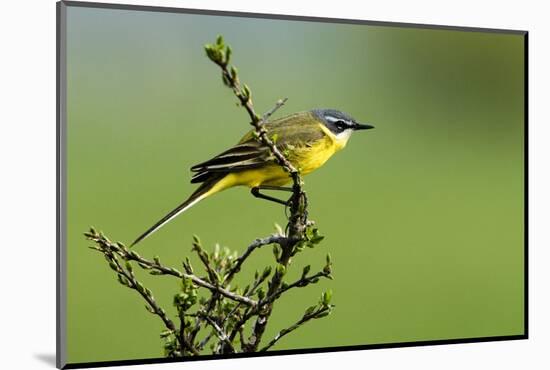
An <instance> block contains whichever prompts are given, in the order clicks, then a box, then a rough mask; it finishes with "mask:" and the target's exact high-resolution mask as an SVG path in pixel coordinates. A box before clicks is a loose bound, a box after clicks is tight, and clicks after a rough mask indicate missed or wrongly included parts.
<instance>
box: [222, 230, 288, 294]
mask: <svg viewBox="0 0 550 370" xmlns="http://www.w3.org/2000/svg"><path fill="white" fill-rule="evenodd" d="M284 240H285V237H284V236H282V235H279V234H273V235H270V236H268V237H266V238H263V239H256V240H254V242H253V243H252V244H250V245H249V246H248V248H247V249H246V251H245V252H244V253H243V254H242V255H241V256H240V257H239V258H237V259H236V260H235V262H234V265H233V267H232V268H231V270H230V271H229V273H228V274H227V276H226V277H225V279H224V283H226V284H227V283H229V282H231V280H232V279H233V276H235V274H236V273H237V272H239V271H240V270H241V266H242V264H243V263H244V261H245V260H246V259H247V258H248V257H249V256H250V255H251V254H252V252H254V251H255V250H256V249H257V248H260V247H263V246H264V245H269V244H274V243H277V244H280V243H281V242H283V241H284Z"/></svg>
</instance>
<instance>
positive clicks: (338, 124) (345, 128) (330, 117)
mask: <svg viewBox="0 0 550 370" xmlns="http://www.w3.org/2000/svg"><path fill="white" fill-rule="evenodd" d="M311 112H312V113H313V114H314V115H315V116H316V117H317V119H318V120H319V121H321V122H322V123H323V124H324V125H325V126H326V127H327V128H328V129H329V130H330V131H331V132H332V133H333V134H334V135H336V136H345V137H346V138H348V137H349V136H350V135H351V133H352V132H353V131H356V130H367V129H370V128H374V126H371V125H367V124H362V123H359V122H357V121H356V120H355V119H354V118H353V117H351V116H350V115H349V114H347V113H344V112H341V111H339V110H336V109H313V110H312V111H311Z"/></svg>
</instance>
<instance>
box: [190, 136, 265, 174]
mask: <svg viewBox="0 0 550 370" xmlns="http://www.w3.org/2000/svg"><path fill="white" fill-rule="evenodd" d="M270 160H272V159H271V156H270V155H269V150H268V149H267V148H264V147H262V146H261V145H260V143H258V142H257V141H255V140H253V141H249V142H245V143H241V144H238V145H236V146H234V147H233V148H231V149H228V150H226V151H225V152H223V153H221V154H219V155H217V156H215V157H214V158H212V159H210V160H208V161H206V162H202V163H199V164H197V165H195V166H193V167H191V171H193V172H196V174H195V175H194V176H193V178H192V179H191V183H198V182H204V181H206V180H208V179H209V178H210V177H211V176H212V175H214V174H219V173H223V172H232V171H238V170H246V169H252V168H257V167H260V166H262V165H264V164H265V163H266V161H270Z"/></svg>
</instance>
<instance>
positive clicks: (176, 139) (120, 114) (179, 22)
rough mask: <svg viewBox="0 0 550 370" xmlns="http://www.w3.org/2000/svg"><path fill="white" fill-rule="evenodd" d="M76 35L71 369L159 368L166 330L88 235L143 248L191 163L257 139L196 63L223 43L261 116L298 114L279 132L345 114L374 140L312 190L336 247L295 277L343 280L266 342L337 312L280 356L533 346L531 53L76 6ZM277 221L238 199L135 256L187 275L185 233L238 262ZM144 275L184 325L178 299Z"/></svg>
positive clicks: (493, 39) (344, 157)
mask: <svg viewBox="0 0 550 370" xmlns="http://www.w3.org/2000/svg"><path fill="white" fill-rule="evenodd" d="M67 33H68V40H67V45H68V54H67V68H68V71H67V72H68V95H67V100H68V144H67V145H68V210H67V211H68V228H67V232H68V259H67V263H68V307H67V310H68V326H67V336H68V337H67V342H68V360H69V362H86V361H105V360H121V359H140V358H155V357H162V346H161V340H160V338H159V332H160V331H161V329H162V324H161V322H160V320H159V319H158V318H157V317H155V316H153V315H151V314H149V313H147V312H146V311H145V308H144V307H143V306H144V305H143V302H142V300H141V298H140V297H138V296H137V295H136V294H135V292H133V291H130V290H128V289H124V288H123V287H121V286H120V284H118V283H117V282H116V280H115V276H114V274H113V273H112V271H111V270H110V269H109V268H108V266H107V264H106V263H105V260H104V259H103V258H102V257H101V255H99V254H98V253H96V252H94V251H92V250H90V249H88V248H87V247H88V246H89V245H90V243H89V242H87V241H86V240H85V239H84V237H83V235H82V233H83V232H84V231H86V230H87V229H88V228H89V226H90V225H94V226H96V227H98V228H99V229H101V230H103V231H104V232H106V233H107V235H108V236H110V237H111V238H113V239H115V240H120V241H123V242H130V241H131V240H133V239H134V238H135V237H136V236H137V235H138V234H140V233H141V232H142V231H144V230H145V229H146V228H147V227H149V226H151V224H152V223H153V222H155V221H157V219H158V218H160V217H161V216H163V215H164V214H165V213H166V212H167V211H169V210H170V209H172V208H173V207H174V206H175V205H177V204H178V203H179V202H181V201H182V200H183V199H184V198H186V197H187V196H188V194H189V193H190V192H192V191H193V189H194V188H195V187H194V186H192V185H191V184H190V183H189V180H190V171H189V170H188V169H189V167H190V166H191V165H193V164H196V163H198V162H200V161H203V160H205V159H208V158H210V157H211V156H213V155H215V154H217V153H219V152H220V151H221V150H223V149H225V148H227V147H229V146H230V145H232V144H234V143H236V141H237V140H238V139H239V138H240V137H241V135H242V134H243V133H244V132H245V131H247V130H248V126H247V125H248V121H247V116H246V113H245V112H244V110H243V109H241V108H238V107H236V105H235V98H234V97H233V96H232V94H231V92H230V91H229V89H227V88H225V87H224V86H223V85H222V82H221V78H220V74H219V71H218V69H217V68H216V67H215V66H214V65H213V64H212V63H211V62H210V61H209V60H208V59H207V58H206V56H205V54H204V51H203V45H204V44H205V43H206V42H211V41H213V40H214V39H215V36H216V35H217V34H223V35H224V36H225V39H226V40H227V42H228V43H229V44H231V45H232V46H233V50H234V62H235V64H236V65H237V66H238V68H239V70H240V71H241V78H242V79H243V80H244V81H245V82H247V83H248V84H249V85H250V86H251V88H252V91H253V94H254V98H255V99H254V101H255V105H256V108H257V110H258V111H259V112H264V111H266V110H268V109H269V108H271V107H272V105H273V103H274V102H275V101H276V100H277V99H279V98H281V97H288V98H289V101H288V103H287V104H286V106H285V107H284V108H283V109H281V110H280V111H279V112H278V113H277V115H278V116H281V115H285V114H289V113H292V112H295V111H301V110H308V109H311V108H316V107H326V108H337V109H340V110H343V111H346V112H349V113H350V114H351V115H352V116H354V117H355V118H357V119H358V120H360V121H363V122H369V123H372V124H374V125H375V126H376V129H375V130H371V131H366V132H360V133H358V134H356V135H355V136H354V137H353V138H352V139H351V141H350V143H349V144H348V146H347V147H346V149H345V150H344V151H342V152H340V153H338V154H337V155H336V156H335V157H334V158H332V159H331V160H330V161H329V162H328V163H327V164H326V165H325V166H324V167H323V168H322V169H320V170H319V171H317V172H315V173H313V174H311V175H309V176H308V177H307V178H306V189H307V191H308V194H309V196H310V201H311V208H310V215H311V218H312V219H314V220H315V221H317V224H318V226H319V228H320V230H321V232H322V233H323V234H324V235H325V236H326V239H325V241H324V242H323V243H322V244H321V246H319V247H318V248H317V249H314V250H307V251H305V252H304V253H303V254H301V255H300V256H299V257H298V258H297V259H295V260H294V265H293V266H294V269H295V270H296V271H301V268H302V267H303V266H304V265H306V264H311V265H312V266H313V267H315V266H318V267H322V265H323V261H324V256H325V255H326V253H327V252H330V253H331V254H332V256H333V260H334V275H335V280H334V281H328V280H327V281H322V282H321V283H320V284H317V285H315V286H312V287H310V288H308V289H302V290H295V291H293V292H292V293H290V294H288V296H287V297H285V298H283V299H282V300H281V301H280V302H279V304H278V305H277V306H276V310H275V312H274V315H273V318H272V321H271V322H270V325H269V327H268V332H267V335H266V337H265V338H266V339H270V338H271V337H272V336H273V335H274V334H275V333H276V331H277V330H278V329H281V328H282V327H286V326H289V325H290V324H291V323H293V322H294V321H296V320H297V319H298V318H300V317H301V314H302V313H303V310H304V309H305V308H306V307H307V306H309V305H310V304H312V303H314V302H315V301H316V300H317V299H318V296H319V294H320V293H321V292H322V291H323V290H325V289H328V288H330V289H332V290H333V292H334V296H333V303H335V304H336V309H335V311H334V313H333V315H332V316H330V317H328V318H325V319H323V320H316V321H314V322H312V323H310V324H308V325H305V326H303V327H302V328H300V329H299V330H298V331H296V332H294V333H293V334H292V335H289V336H287V337H285V338H284V339H283V340H281V341H280V343H279V344H278V345H277V346H275V347H274V349H298V348H313V347H326V346H347V345H359V344H374V343H391V342H409V341H420V340H432V339H450V338H473V337H485V336H501V335H514V334H522V333H523V331H524V321H523V317H524V312H523V302H524V294H525V292H524V280H523V279H524V270H523V266H524V260H523V253H524V246H523V237H524V226H523V208H524V202H523V195H524V187H523V171H524V154H523V151H524V146H523V140H524V137H523V136H524V130H523V126H524V104H523V103H524V100H523V96H524V75H523V71H524V65H523V63H524V60H523V56H524V43H523V36H521V35H514V34H495V33H480V32H464V31H449V30H426V29H412V28H397V27H382V26H367V25H345V24H328V23H314V22H303V21H299V22H298V21H283V20H267V19H251V18H231V17H221V16H202V15H201V16H199V15H187V14H170V13H155V12H145V11H123V10H112V9H111V10H106V9H88V8H73V7H69V8H68V32H67ZM275 222H278V223H280V224H284V223H285V217H284V212H283V209H282V208H281V207H279V206H277V205H274V204H270V203H266V202H263V201H258V200H255V199H253V198H252V197H251V196H250V194H249V192H248V190H247V189H244V188H236V189H231V190H228V191H227V192H224V193H221V194H219V195H216V196H215V197H213V198H211V199H207V200H205V201H204V202H202V203H200V204H199V205H198V206H196V207H195V208H193V209H192V210H191V211H189V212H188V213H186V214H184V215H182V216H181V217H179V218H177V219H176V220H175V221H174V222H172V223H170V224H168V225H167V226H166V227H164V228H163V229H162V230H161V231H160V232H158V233H156V234H154V235H153V236H152V237H150V238H148V239H147V240H146V241H144V242H143V243H141V244H140V245H139V246H138V247H137V248H138V250H139V253H141V254H143V255H144V256H147V257H152V256H154V255H157V254H158V255H160V256H161V258H162V260H163V262H164V263H166V264H170V265H175V266H179V265H180V261H181V260H182V259H183V258H184V257H185V256H189V255H191V252H190V249H191V244H190V241H191V236H192V234H197V235H199V236H200V237H201V239H202V240H203V242H204V244H205V245H206V246H207V247H208V248H209V249H210V248H212V247H213V245H214V244H215V243H220V244H221V245H223V246H228V247H230V248H231V249H235V250H238V251H243V250H244V248H245V247H246V246H247V245H248V244H249V243H250V242H251V241H252V240H253V239H254V238H256V237H261V236H266V235H268V234H269V233H271V232H272V231H273V224H274V223H275ZM271 259H272V255H271V250H270V248H268V249H266V250H263V251H260V252H259V253H258V254H257V255H256V256H255V257H254V258H253V259H251V260H250V262H249V263H250V264H249V266H248V267H247V268H246V269H244V270H243V272H242V277H241V278H242V280H241V281H245V280H249V279H250V278H251V275H252V274H253V271H254V269H255V268H258V267H263V266H265V264H266V263H268V261H271ZM139 276H142V277H143V279H144V281H145V283H146V285H147V286H149V287H150V288H152V290H153V292H154V293H155V296H156V297H157V299H158V300H159V301H160V303H161V304H163V305H164V306H165V307H167V308H168V310H169V312H170V313H173V312H174V308H173V307H172V305H171V299H172V294H173V293H174V292H175V291H176V290H177V288H178V284H177V282H176V281H172V280H173V279H170V278H164V277H160V278H159V277H150V276H148V275H144V274H140V275H139ZM291 277H292V275H291Z"/></svg>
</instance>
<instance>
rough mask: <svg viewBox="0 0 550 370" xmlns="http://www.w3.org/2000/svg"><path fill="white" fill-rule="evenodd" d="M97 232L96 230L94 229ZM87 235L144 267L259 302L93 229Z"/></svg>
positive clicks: (234, 297)
mask: <svg viewBox="0 0 550 370" xmlns="http://www.w3.org/2000/svg"><path fill="white" fill-rule="evenodd" d="M93 231H94V232H95V230H93ZM85 235H86V237H87V238H88V239H90V240H92V241H94V242H95V243H97V244H99V245H101V246H102V247H103V248H108V249H109V250H112V251H114V252H115V253H117V254H118V255H120V256H121V257H122V258H123V259H125V260H127V261H136V262H138V264H139V265H140V266H141V267H142V268H147V269H152V270H155V271H158V272H159V273H161V275H172V276H176V277H178V278H180V279H181V278H184V277H185V278H186V279H190V280H191V281H192V282H193V283H194V284H196V285H198V286H201V287H203V288H206V289H208V290H210V291H212V292H218V293H220V294H221V295H223V296H224V297H227V298H229V299H231V300H234V301H236V302H241V303H243V304H246V305H247V306H255V305H256V304H257V303H258V302H256V301H254V300H253V299H250V298H247V297H244V296H242V295H239V294H236V293H233V292H230V291H229V290H227V289H224V288H221V287H216V286H215V285H212V284H210V283H208V282H207V281H205V280H203V279H201V278H199V277H198V276H195V275H193V274H187V273H182V272H181V271H178V270H176V269H175V268H173V267H166V266H163V265H161V264H160V263H158V262H157V261H149V260H148V259H145V258H143V257H141V256H140V255H139V254H137V253H136V252H135V251H133V250H129V249H128V248H127V247H126V246H124V245H123V244H122V243H116V244H115V243H112V242H111V241H110V240H109V239H107V238H106V237H105V236H104V235H101V234H99V233H97V232H96V233H95V234H94V233H93V232H92V230H91V231H90V232H88V233H86V234H85Z"/></svg>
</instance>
